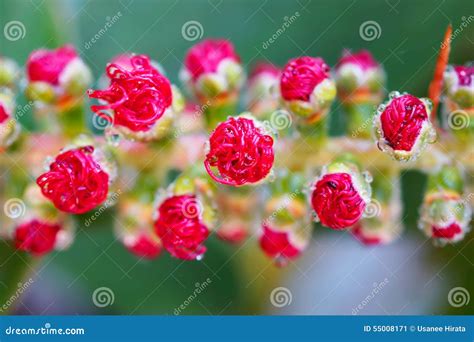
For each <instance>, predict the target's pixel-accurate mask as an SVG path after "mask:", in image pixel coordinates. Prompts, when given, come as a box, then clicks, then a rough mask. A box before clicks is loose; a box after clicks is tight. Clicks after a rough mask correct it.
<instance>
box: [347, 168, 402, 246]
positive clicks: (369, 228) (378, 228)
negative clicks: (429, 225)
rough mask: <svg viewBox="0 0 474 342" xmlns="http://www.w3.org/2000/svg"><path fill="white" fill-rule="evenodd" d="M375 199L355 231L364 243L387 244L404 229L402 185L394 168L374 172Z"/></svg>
mask: <svg viewBox="0 0 474 342" xmlns="http://www.w3.org/2000/svg"><path fill="white" fill-rule="evenodd" d="M374 173H375V175H374V179H373V181H372V183H371V186H372V196H373V197H372V200H371V202H370V203H368V204H367V205H366V207H365V210H364V214H363V216H362V218H361V219H360V220H359V221H358V222H357V223H356V224H355V225H354V226H353V227H352V228H351V233H352V234H353V235H354V236H355V238H356V239H357V240H359V241H360V242H361V243H362V244H364V245H368V246H373V245H386V244H389V243H391V242H393V241H394V240H396V239H397V238H398V237H399V236H400V235H401V232H402V229H403V224H402V223H401V221H400V219H401V215H400V214H401V200H400V184H399V182H398V180H397V179H395V177H392V176H390V171H388V172H382V171H381V170H380V169H378V170H376V172H374Z"/></svg>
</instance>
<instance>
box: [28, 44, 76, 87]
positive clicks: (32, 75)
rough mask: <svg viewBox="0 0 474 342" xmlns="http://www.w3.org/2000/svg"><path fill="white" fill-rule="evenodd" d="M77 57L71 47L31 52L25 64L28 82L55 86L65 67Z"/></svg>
mask: <svg viewBox="0 0 474 342" xmlns="http://www.w3.org/2000/svg"><path fill="white" fill-rule="evenodd" d="M77 57H78V56H77V53H76V50H75V49H74V47H72V46H71V45H65V46H63V47H60V48H58V49H56V50H45V49H40V50H36V51H33V53H32V54H31V55H30V56H29V57H28V60H27V62H26V71H27V75H28V79H29V81H30V82H34V81H41V82H46V83H49V84H51V85H53V86H56V85H58V84H59V78H60V75H61V73H62V72H63V71H64V69H65V68H66V66H67V65H68V64H69V63H70V62H71V61H72V60H74V59H75V58H77Z"/></svg>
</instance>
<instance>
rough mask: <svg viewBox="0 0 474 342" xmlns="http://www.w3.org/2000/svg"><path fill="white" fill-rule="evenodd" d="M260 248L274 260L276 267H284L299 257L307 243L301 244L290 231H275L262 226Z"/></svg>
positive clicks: (268, 226) (266, 225)
mask: <svg viewBox="0 0 474 342" xmlns="http://www.w3.org/2000/svg"><path fill="white" fill-rule="evenodd" d="M262 229H263V232H262V234H261V236H260V239H259V242H260V247H261V248H262V250H263V251H264V253H265V254H266V255H268V256H269V257H271V258H273V259H275V262H276V264H277V266H285V265H286V263H287V262H288V261H289V260H293V259H295V258H297V257H299V256H300V254H301V252H302V251H303V250H304V249H305V247H306V245H307V243H302V241H299V240H298V239H297V237H296V236H295V235H294V234H293V232H292V231H291V230H282V229H277V228H274V227H272V226H270V225H269V224H264V225H263V227H262Z"/></svg>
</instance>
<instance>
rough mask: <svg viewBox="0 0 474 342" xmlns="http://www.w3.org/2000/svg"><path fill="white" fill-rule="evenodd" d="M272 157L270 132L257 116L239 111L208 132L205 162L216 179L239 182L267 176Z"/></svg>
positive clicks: (237, 184)
mask: <svg viewBox="0 0 474 342" xmlns="http://www.w3.org/2000/svg"><path fill="white" fill-rule="evenodd" d="M274 158H275V156H274V151H273V138H272V136H270V135H268V134H267V133H266V132H265V130H264V128H263V126H262V125H259V123H258V121H257V120H256V119H254V118H253V117H251V116H249V115H242V116H239V117H237V118H234V117H229V118H228V119H227V121H225V122H222V123H220V124H219V125H218V126H217V127H216V129H215V130H214V131H213V132H212V133H211V136H210V138H209V150H208V152H207V155H206V159H205V160H204V166H205V167H206V170H207V172H208V173H209V175H210V176H211V177H212V179H214V180H215V181H216V182H219V183H221V184H226V185H233V186H241V185H245V184H252V183H256V182H259V181H261V180H262V179H264V178H265V177H266V176H268V174H269V173H270V170H271V168H272V166H273V160H274ZM212 168H216V169H217V171H218V174H217V175H216V173H215V172H214V171H213V169H212Z"/></svg>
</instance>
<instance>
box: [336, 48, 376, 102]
mask: <svg viewBox="0 0 474 342" xmlns="http://www.w3.org/2000/svg"><path fill="white" fill-rule="evenodd" d="M335 76H336V82H337V86H338V90H340V91H341V92H342V96H343V97H349V98H351V99H352V98H354V97H355V96H358V97H369V96H371V95H378V96H377V98H378V97H380V96H379V95H380V94H381V92H383V86H384V83H385V73H384V70H383V68H382V67H381V66H380V64H379V63H378V62H377V61H376V60H375V59H374V58H373V56H372V54H371V53H370V52H369V51H367V50H361V51H359V52H356V53H352V52H350V51H348V50H346V51H344V53H343V56H342V57H341V59H340V60H339V62H338V64H337V66H336V75H335Z"/></svg>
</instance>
